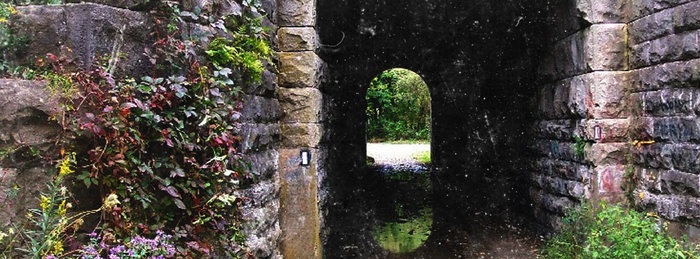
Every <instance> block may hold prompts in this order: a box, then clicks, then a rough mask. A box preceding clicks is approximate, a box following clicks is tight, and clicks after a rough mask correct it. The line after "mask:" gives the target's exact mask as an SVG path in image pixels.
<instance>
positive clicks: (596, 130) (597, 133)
mask: <svg viewBox="0 0 700 259" xmlns="http://www.w3.org/2000/svg"><path fill="white" fill-rule="evenodd" d="M602 138H603V129H601V128H600V125H595V126H593V139H595V141H600V140H601V139H602Z"/></svg>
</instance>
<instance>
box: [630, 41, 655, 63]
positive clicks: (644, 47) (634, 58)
mask: <svg viewBox="0 0 700 259" xmlns="http://www.w3.org/2000/svg"><path fill="white" fill-rule="evenodd" d="M650 52H651V42H648V41H647V42H644V43H641V44H637V45H634V46H632V47H631V48H630V58H629V62H630V68H640V67H645V66H649V64H651V61H650V55H651V54H650Z"/></svg>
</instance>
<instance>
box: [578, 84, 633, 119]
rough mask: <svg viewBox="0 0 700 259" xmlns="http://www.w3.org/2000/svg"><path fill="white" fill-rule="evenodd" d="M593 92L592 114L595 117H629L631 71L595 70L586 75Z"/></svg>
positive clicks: (590, 109)
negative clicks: (628, 103) (628, 97)
mask: <svg viewBox="0 0 700 259" xmlns="http://www.w3.org/2000/svg"><path fill="white" fill-rule="evenodd" d="M584 77H585V79H584V80H585V82H586V85H587V86H588V92H590V94H591V101H592V103H591V106H592V107H589V112H590V115H591V116H592V117H593V118H601V119H613V118H622V117H627V115H628V114H629V111H628V110H627V109H626V108H627V107H626V104H627V102H626V100H625V97H626V87H627V86H628V84H629V78H630V73H629V72H595V73H590V74H586V75H584Z"/></svg>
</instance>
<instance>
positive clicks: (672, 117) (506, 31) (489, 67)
mask: <svg viewBox="0 0 700 259" xmlns="http://www.w3.org/2000/svg"><path fill="white" fill-rule="evenodd" d="M278 4H279V6H278V7H279V10H278V15H279V16H278V17H279V19H280V20H279V24H280V26H281V28H280V30H279V35H278V39H279V40H281V42H279V43H280V44H282V45H284V43H285V42H288V41H287V40H289V39H292V38H296V39H297V41H298V42H303V43H305V44H306V45H303V46H290V47H291V48H289V49H281V50H282V51H284V52H283V53H282V54H281V56H280V57H281V58H280V63H281V65H282V67H281V68H282V69H281V71H280V80H279V82H280V87H281V91H282V92H283V93H284V92H285V91H289V92H290V93H292V94H293V95H295V94H294V93H296V92H302V91H304V92H313V94H305V95H304V96H306V97H312V98H305V100H306V102H305V103H303V104H302V103H299V102H295V103H293V104H290V103H285V100H284V99H282V100H281V102H282V106H283V108H284V107H285V105H291V106H292V107H296V108H303V109H295V111H304V110H305V112H306V113H305V114H303V115H302V114H292V116H291V117H292V118H290V117H285V118H284V119H283V121H284V120H289V122H290V123H288V124H287V125H289V126H288V127H289V128H288V129H290V130H288V131H285V128H286V127H285V126H283V127H282V129H283V131H282V135H283V138H284V139H290V140H293V139H294V137H290V136H289V135H287V133H292V134H291V136H294V135H296V134H297V133H303V134H307V136H313V137H315V139H313V138H312V141H313V142H312V143H310V145H308V146H310V147H313V148H314V150H315V153H316V154H317V155H316V160H315V161H316V167H315V168H314V169H312V170H311V171H309V172H308V173H309V174H310V175H313V176H315V178H313V179H314V180H316V181H317V182H316V183H310V184H309V186H310V187H312V188H306V189H305V190H304V191H302V192H306V191H308V190H311V191H312V192H316V193H310V194H307V195H308V199H309V200H311V201H315V202H317V204H318V207H317V208H308V207H305V206H302V205H292V204H291V203H285V201H284V199H282V201H281V204H282V219H283V220H282V221H281V226H282V231H283V232H285V225H286V224H289V223H285V220H284V218H285V216H284V215H285V213H288V214H290V212H292V213H291V214H296V213H297V212H299V209H301V210H306V211H307V212H308V213H309V214H310V215H314V217H313V218H318V219H319V221H313V222H308V226H313V227H309V228H303V229H304V230H299V232H306V231H309V229H316V230H318V231H319V232H318V233H316V232H314V233H313V234H310V235H311V236H313V237H314V238H320V239H317V240H321V242H322V244H319V245H318V246H319V247H324V249H327V250H326V251H324V252H323V253H325V254H331V255H332V254H335V252H336V251H332V249H334V248H336V247H339V246H342V243H343V242H347V240H345V239H344V237H343V234H342V232H343V231H344V229H343V227H342V226H343V224H354V223H352V222H348V218H347V217H346V216H347V214H348V213H351V212H349V210H351V209H352V206H349V205H348V204H349V203H351V201H352V200H353V199H355V198H356V190H358V189H360V188H361V187H362V185H363V181H364V179H363V177H362V176H361V174H359V173H358V172H362V168H363V167H364V165H365V154H366V150H365V143H366V136H365V126H366V117H365V116H366V115H365V114H364V111H365V107H366V103H365V101H364V96H365V93H366V90H367V87H368V85H369V82H370V80H371V79H372V78H373V77H374V76H376V75H378V74H379V73H380V72H381V71H384V70H386V69H390V68H394V67H401V68H407V69H410V70H412V71H415V72H417V73H418V74H419V75H420V76H421V77H422V78H423V79H424V80H425V82H426V83H427V85H428V86H429V87H430V92H431V96H432V141H431V145H432V146H431V149H432V160H433V166H434V169H433V174H432V181H433V189H434V190H433V192H434V193H433V200H434V202H435V205H434V206H435V208H434V210H435V211H436V214H435V217H436V218H440V221H442V222H448V223H446V226H441V225H437V226H435V227H434V229H433V231H441V228H449V227H450V225H454V224H469V223H470V221H469V218H470V215H474V213H478V212H488V213H490V214H491V215H494V216H495V217H503V218H511V219H515V220H518V221H520V222H523V223H525V224H526V225H529V226H531V227H532V228H533V229H536V230H537V231H540V232H543V233H548V232H551V231H552V230H555V229H557V228H558V227H559V226H560V224H561V217H562V215H563V214H564V211H565V210H566V209H567V208H570V207H573V206H576V205H577V204H580V202H583V201H589V202H594V203H595V202H598V201H601V200H606V201H612V202H630V203H633V204H634V205H637V206H639V207H642V208H646V209H648V210H653V211H657V212H658V213H659V214H660V215H662V216H663V217H665V218H667V219H670V220H674V221H681V222H685V223H689V222H697V221H695V220H694V219H695V218H697V216H696V215H697V208H698V200H697V198H696V197H697V196H694V195H688V193H687V192H681V191H677V190H678V189H684V188H685V187H683V186H686V187H687V185H690V186H692V187H689V188H690V189H692V190H697V187H698V183H697V182H698V181H697V179H698V178H697V169H698V168H697V158H698V157H697V156H698V154H697V153H698V148H699V147H698V145H697V140H698V138H697V137H698V133H699V131H698V129H700V128H699V126H698V120H697V113H698V109H699V106H698V102H697V98H698V95H697V94H698V89H697V86H698V75H699V74H698V73H700V72H699V71H698V64H699V63H698V59H697V58H698V49H699V48H700V47H699V46H700V45H699V44H698V30H697V29H698V27H700V24H699V23H698V14H699V13H700V9H698V8H699V6H700V5H698V2H697V1H643V0H631V1H624V0H611V1H574V0H571V1H502V2H499V3H494V2H490V1H471V2H464V1H449V0H446V1H429V2H426V1H404V2H395V1H382V0H370V1H347V0H346V1H326V0H318V1H316V2H308V3H306V2H303V1H301V2H300V1H290V2H287V1H283V2H279V3H278ZM301 78H305V80H307V81H303V82H301V81H300V80H302V79H301ZM286 87H288V88H286ZM298 87H305V88H298ZM659 98H660V99H659ZM670 100H673V101H670ZM295 101H298V99H295ZM302 106H303V107H302ZM289 109H292V108H290V107H289V106H287V108H286V110H289ZM288 115H289V114H288ZM302 118H303V119H308V118H313V119H311V120H308V121H303V119H302ZM691 121H692V122H691ZM283 123H284V122H283ZM686 123H687V124H686ZM283 125H284V124H283ZM679 125H684V126H679ZM300 128H303V130H300ZM316 134H318V135H316ZM285 136H286V137H285ZM577 142H578V143H579V144H580V145H581V146H580V147H581V149H580V150H577V148H576V146H577V145H576V144H577ZM635 143H636V144H635ZM640 143H645V144H640ZM288 144H291V145H287V147H294V148H299V147H302V148H304V147H306V146H307V145H304V144H307V143H303V144H302V143H288ZM584 146H585V148H583V147H584ZM290 154H291V155H293V156H296V154H298V152H296V151H295V152H290ZM281 159H282V160H281V161H282V164H284V161H285V160H284V159H285V157H284V156H282V158H281ZM662 161H663V162H662ZM313 170H315V172H313ZM292 171H293V170H292ZM284 174H285V172H284V170H283V171H282V175H284ZM654 177H660V178H654ZM639 178H643V179H645V180H642V181H637V182H633V183H631V184H630V183H629V182H627V180H626V179H639ZM283 179H285V178H284V176H283ZM283 181H284V180H283ZM293 182H294V181H291V182H290V184H294V183H293ZM625 184H630V185H629V186H627V187H626V188H625V187H624V186H625ZM297 187H299V186H297ZM285 190H286V191H287V192H289V193H290V194H292V193H294V194H296V193H295V192H296V191H293V190H292V189H285V188H284V185H283V190H282V193H283V197H284V192H285ZM297 190H298V189H297ZM645 194H646V195H645ZM674 201H678V202H680V203H679V204H681V205H680V206H677V205H671V204H672V203H673V202H674ZM295 202H298V200H296V199H295ZM285 204H286V205H285ZM285 209H290V211H289V212H285ZM316 213H318V214H316ZM293 217H294V218H295V219H298V217H297V216H296V215H295V216H293ZM306 219H307V220H308V217H307V218H306ZM292 221H293V220H292ZM318 222H321V224H320V225H317V224H318ZM298 223H299V222H294V223H291V225H294V227H293V228H294V229H295V230H298V226H299V225H298ZM358 224H361V223H358ZM694 228H695V227H694V226H693V224H679V225H678V227H677V228H676V229H677V230H678V231H679V232H683V233H691V232H693V231H692V229H694ZM291 233H294V231H291V232H287V235H290V234H291ZM292 235H296V234H292ZM311 236H310V237H311ZM306 240H311V239H306ZM282 242H283V244H290V247H293V249H291V250H284V249H285V248H284V247H286V246H285V245H283V251H288V252H289V253H291V254H293V255H296V254H295V253H296V251H299V250H296V249H297V248H299V247H302V245H299V243H301V242H306V241H302V240H285V239H284V238H283V241H282ZM328 250H331V251H328ZM306 251H310V250H306ZM315 251H317V252H318V250H315ZM287 254H288V253H287Z"/></svg>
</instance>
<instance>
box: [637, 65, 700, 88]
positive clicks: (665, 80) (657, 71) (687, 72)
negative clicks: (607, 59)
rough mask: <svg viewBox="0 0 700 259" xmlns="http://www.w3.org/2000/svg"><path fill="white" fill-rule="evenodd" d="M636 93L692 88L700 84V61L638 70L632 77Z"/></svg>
mask: <svg viewBox="0 0 700 259" xmlns="http://www.w3.org/2000/svg"><path fill="white" fill-rule="evenodd" d="M630 79H631V83H630V85H631V86H632V89H633V90H634V91H649V90H657V89H661V88H669V87H677V88H681V87H692V86H694V85H696V84H697V83H698V82H700V59H693V60H688V61H678V62H671V63H665V64H661V65H658V66H652V67H647V68H643V69H639V70H636V71H635V72H633V73H632V76H631V77H630Z"/></svg>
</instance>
